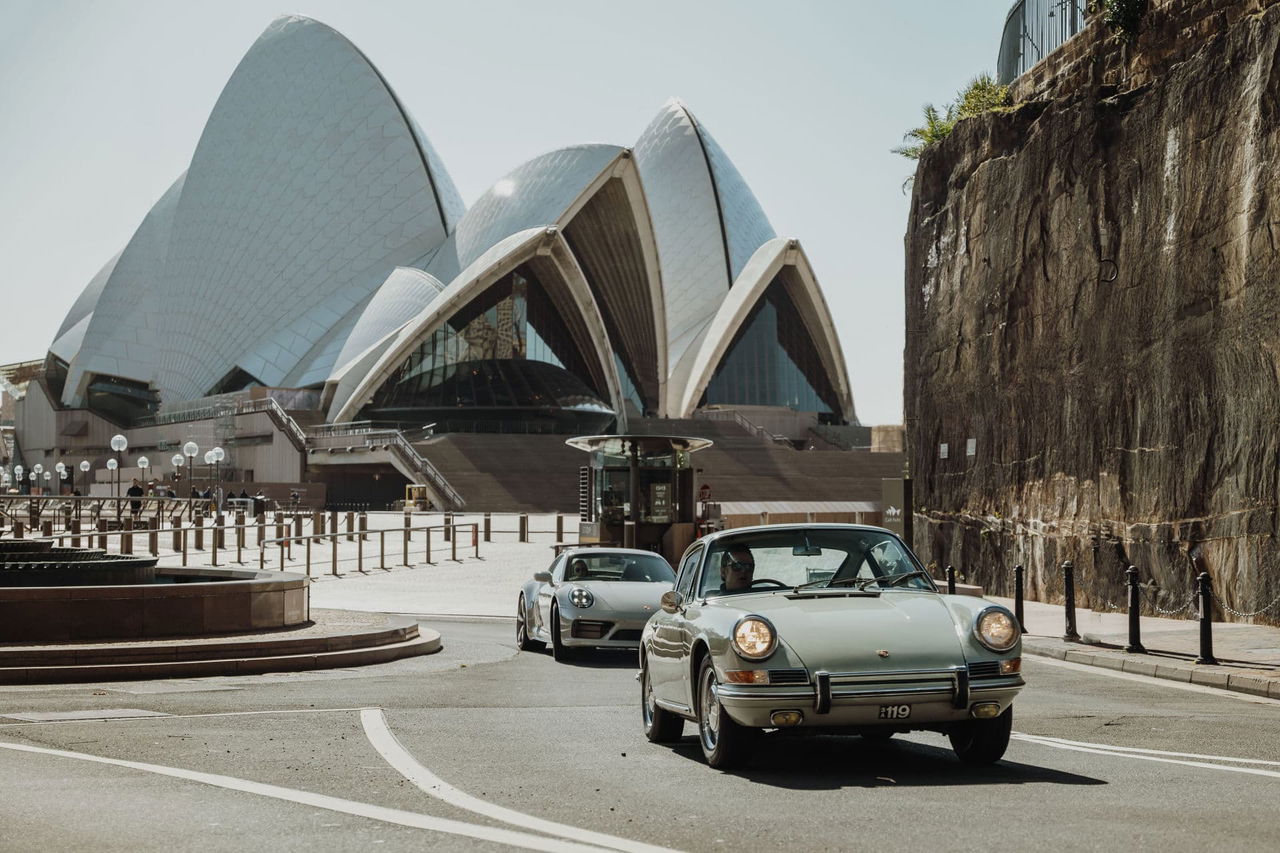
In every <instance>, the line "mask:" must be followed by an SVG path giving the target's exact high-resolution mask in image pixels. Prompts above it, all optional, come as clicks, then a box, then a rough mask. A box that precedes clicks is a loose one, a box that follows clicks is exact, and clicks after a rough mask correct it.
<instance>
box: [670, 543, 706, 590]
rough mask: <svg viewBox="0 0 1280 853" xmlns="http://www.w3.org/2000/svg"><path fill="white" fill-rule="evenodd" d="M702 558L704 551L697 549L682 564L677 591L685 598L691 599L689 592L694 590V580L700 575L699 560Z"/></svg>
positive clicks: (677, 581)
mask: <svg viewBox="0 0 1280 853" xmlns="http://www.w3.org/2000/svg"><path fill="white" fill-rule="evenodd" d="M701 558H702V549H701V548H695V549H694V550H692V551H690V552H689V553H688V555H686V556H685V558H684V561H683V562H682V563H681V564H680V576H679V578H678V579H677V580H676V590H677V591H678V592H679V593H680V594H681V595H682V596H683V597H685V598H688V597H689V591H690V590H691V589H693V579H694V577H696V576H697V574H698V560H700V559H701Z"/></svg>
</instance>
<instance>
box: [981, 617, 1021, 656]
mask: <svg viewBox="0 0 1280 853" xmlns="http://www.w3.org/2000/svg"><path fill="white" fill-rule="evenodd" d="M973 633H974V635H975V636H977V638H978V642H980V643H982V645H984V646H986V647H987V648H989V649H991V651H993V652H1007V651H1009V649H1011V648H1013V647H1014V644H1016V643H1017V642H1018V633H1019V632H1018V623H1017V622H1015V621H1014V619H1013V617H1012V616H1010V615H1009V611H1007V610H1000V609H998V608H995V607H993V608H990V609H989V610H984V611H982V613H980V614H978V621H977V622H975V623H974V625H973Z"/></svg>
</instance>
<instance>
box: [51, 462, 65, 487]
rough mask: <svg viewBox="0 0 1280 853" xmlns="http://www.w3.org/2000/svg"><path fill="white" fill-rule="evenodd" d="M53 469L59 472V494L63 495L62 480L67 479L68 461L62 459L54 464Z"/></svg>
mask: <svg viewBox="0 0 1280 853" xmlns="http://www.w3.org/2000/svg"><path fill="white" fill-rule="evenodd" d="M53 470H55V471H57V472H58V495H59V496H61V495H62V481H63V480H65V479H67V463H65V462H61V461H60V462H58V464H57V465H54V466H53Z"/></svg>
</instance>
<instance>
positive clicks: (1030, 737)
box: [1017, 732, 1280, 767]
mask: <svg viewBox="0 0 1280 853" xmlns="http://www.w3.org/2000/svg"><path fill="white" fill-rule="evenodd" d="M1017 737H1018V738H1019V739H1020V740H1037V741H1046V742H1049V743H1062V744H1067V745H1068V746H1089V747H1096V748H1098V749H1105V750H1109V751H1111V752H1140V753H1145V754H1146V755H1167V756H1170V757H1173V758H1197V759H1203V760H1205V761H1234V762H1237V763H1240V764H1265V765H1267V766H1268V767H1280V761H1265V760H1263V759H1261V758H1233V757H1231V756H1229V755H1201V754H1199V753H1196V752H1169V751H1167V750H1163V749H1144V748H1142V747H1138V746H1112V745H1110V744H1105V743H1088V742H1087V741H1079V740H1067V739H1066V738H1060V737H1049V736H1048V735H1028V734H1023V733H1021V732H1018V733H1017Z"/></svg>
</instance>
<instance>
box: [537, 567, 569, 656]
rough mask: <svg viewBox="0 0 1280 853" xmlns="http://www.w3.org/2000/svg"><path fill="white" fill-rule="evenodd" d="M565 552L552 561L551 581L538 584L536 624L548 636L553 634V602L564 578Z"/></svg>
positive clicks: (540, 631) (550, 569) (541, 632)
mask: <svg viewBox="0 0 1280 853" xmlns="http://www.w3.org/2000/svg"><path fill="white" fill-rule="evenodd" d="M566 556H567V555H565V554H561V555H560V556H559V557H556V558H555V559H554V560H552V561H551V568H549V569H548V570H547V571H549V572H551V583H544V584H540V585H539V586H538V603H537V607H536V609H535V610H534V614H533V619H534V624H535V626H536V627H537V629H538V633H540V634H543V635H544V636H546V637H548V638H549V637H550V636H551V628H550V627H549V626H550V625H551V602H552V601H554V600H555V594H556V587H557V586H559V584H560V583H561V582H562V581H563V580H564V567H565V562H566V559H565V558H566Z"/></svg>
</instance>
